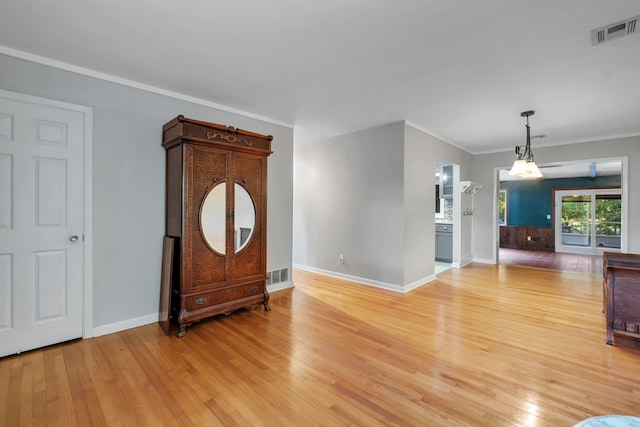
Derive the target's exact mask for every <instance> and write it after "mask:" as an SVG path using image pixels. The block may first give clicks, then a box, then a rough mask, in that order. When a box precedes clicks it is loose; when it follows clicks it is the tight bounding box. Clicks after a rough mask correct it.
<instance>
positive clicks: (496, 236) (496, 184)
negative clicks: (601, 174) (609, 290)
mask: <svg viewBox="0 0 640 427" xmlns="http://www.w3.org/2000/svg"><path fill="white" fill-rule="evenodd" d="M610 160H611V161H616V160H617V161H621V162H622V176H621V180H620V181H621V182H620V189H621V190H622V218H621V222H622V223H624V224H626V223H627V218H629V190H628V188H629V156H617V157H601V158H595V159H582V160H566V161H559V162H551V163H545V164H544V166H551V165H563V164H571V163H593V162H598V161H610ZM510 168H511V166H510V165H506V166H494V168H493V185H492V187H493V198H492V200H493V201H492V204H493V208H492V209H491V211H492V213H493V215H492V216H493V221H492V223H493V242H492V246H493V248H492V249H493V250H492V255H493V257H492V259H491V260H490V261H492V263H493V264H496V263H499V262H500V226H499V225H498V193H499V191H500V170H501V169H510ZM628 228H629V227H624V228H623V229H622V236H620V252H627V251H628V231H627V229H628ZM488 261H489V260H488Z"/></svg>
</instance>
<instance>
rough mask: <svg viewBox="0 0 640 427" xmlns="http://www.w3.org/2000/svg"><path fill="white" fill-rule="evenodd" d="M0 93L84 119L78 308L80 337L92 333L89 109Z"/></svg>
mask: <svg viewBox="0 0 640 427" xmlns="http://www.w3.org/2000/svg"><path fill="white" fill-rule="evenodd" d="M0 96H1V97H3V98H7V99H12V100H15V101H22V102H29V103H33V104H40V105H44V106H47V107H55V108H63V109H66V110H71V111H75V112H79V113H81V114H82V115H83V118H84V119H83V123H84V159H83V181H84V182H83V188H84V194H83V199H84V204H83V206H84V212H83V220H84V235H83V238H84V242H83V254H82V256H83V267H82V281H83V288H82V290H83V295H84V298H83V300H84V301H83V310H82V318H83V319H82V338H91V337H93V222H92V218H93V215H92V213H93V209H92V208H93V180H92V177H93V161H92V160H93V109H92V108H91V107H86V106H83V105H76V104H69V103H67V102H61V101H55V100H52V99H47V98H40V97H37V96H32V95H26V94H22V93H17V92H10V91H6V90H2V89H0Z"/></svg>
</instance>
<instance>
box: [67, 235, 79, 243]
mask: <svg viewBox="0 0 640 427" xmlns="http://www.w3.org/2000/svg"><path fill="white" fill-rule="evenodd" d="M69 240H71V241H72V242H77V241H78V236H71V237H69Z"/></svg>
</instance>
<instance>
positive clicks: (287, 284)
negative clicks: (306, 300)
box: [267, 280, 295, 293]
mask: <svg viewBox="0 0 640 427" xmlns="http://www.w3.org/2000/svg"><path fill="white" fill-rule="evenodd" d="M294 287H295V285H294V284H293V281H291V280H287V281H286V282H280V283H276V284H274V285H267V291H269V293H273V292H278V291H282V290H284V289H291V288H294Z"/></svg>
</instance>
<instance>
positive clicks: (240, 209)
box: [234, 184, 256, 253]
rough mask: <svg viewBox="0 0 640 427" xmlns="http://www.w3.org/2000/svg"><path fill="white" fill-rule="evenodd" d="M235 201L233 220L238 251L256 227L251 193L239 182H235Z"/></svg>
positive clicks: (236, 249)
mask: <svg viewBox="0 0 640 427" xmlns="http://www.w3.org/2000/svg"><path fill="white" fill-rule="evenodd" d="M234 189H235V192H236V197H235V200H236V203H235V212H234V221H235V233H236V235H235V246H234V247H235V251H236V253H237V252H240V251H241V250H242V249H243V248H244V247H245V246H247V244H248V243H249V242H250V241H251V237H252V236H253V231H254V230H255V228H256V209H255V206H254V205H253V200H252V199H251V195H249V193H248V192H247V190H245V189H244V187H243V186H241V185H240V184H235V185H234Z"/></svg>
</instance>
